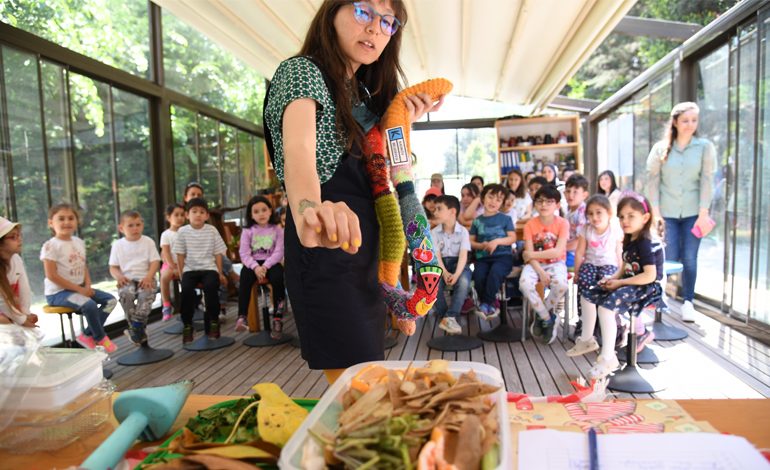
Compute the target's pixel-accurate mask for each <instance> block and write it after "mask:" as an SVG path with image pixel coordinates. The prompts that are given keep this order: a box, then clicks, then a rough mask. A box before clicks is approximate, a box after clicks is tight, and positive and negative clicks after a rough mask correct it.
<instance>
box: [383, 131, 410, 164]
mask: <svg viewBox="0 0 770 470" xmlns="http://www.w3.org/2000/svg"><path fill="white" fill-rule="evenodd" d="M385 134H386V135H387V137H388V153H389V154H390V165H391V166H399V165H406V164H408V163H409V153H408V152H407V151H406V140H405V139H404V128H403V127H401V126H398V127H391V128H390V129H387V130H386V131H385Z"/></svg>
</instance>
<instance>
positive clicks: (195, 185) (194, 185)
mask: <svg viewBox="0 0 770 470" xmlns="http://www.w3.org/2000/svg"><path fill="white" fill-rule="evenodd" d="M192 188H198V189H200V190H201V193H203V192H204V191H203V186H201V184H200V183H198V182H196V181H190V182H189V183H187V186H185V187H184V194H182V199H184V198H186V197H187V192H188V191H190V190H191V189H192Z"/></svg>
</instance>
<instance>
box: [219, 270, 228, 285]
mask: <svg viewBox="0 0 770 470" xmlns="http://www.w3.org/2000/svg"><path fill="white" fill-rule="evenodd" d="M219 285H220V286H226V285H227V278H226V277H225V275H224V274H222V273H219Z"/></svg>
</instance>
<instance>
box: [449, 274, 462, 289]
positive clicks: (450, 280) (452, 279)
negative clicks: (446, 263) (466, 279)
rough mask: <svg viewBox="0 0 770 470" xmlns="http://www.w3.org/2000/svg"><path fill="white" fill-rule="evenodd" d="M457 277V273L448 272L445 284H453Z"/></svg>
mask: <svg viewBox="0 0 770 470" xmlns="http://www.w3.org/2000/svg"><path fill="white" fill-rule="evenodd" d="M459 277H460V275H459V274H457V273H454V274H450V275H449V280H448V281H447V285H448V286H453V285H455V283H456V282H457V279H459Z"/></svg>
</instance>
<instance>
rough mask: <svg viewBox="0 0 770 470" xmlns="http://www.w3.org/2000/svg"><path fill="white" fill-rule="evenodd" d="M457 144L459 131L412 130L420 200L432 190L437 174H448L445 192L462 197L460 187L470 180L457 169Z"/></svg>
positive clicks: (415, 173)
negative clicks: (429, 189)
mask: <svg viewBox="0 0 770 470" xmlns="http://www.w3.org/2000/svg"><path fill="white" fill-rule="evenodd" d="M456 142H457V130H456V129H438V130H431V131H412V134H411V144H412V153H413V154H415V155H416V156H417V162H416V163H415V165H414V179H415V186H416V189H415V190H416V192H417V195H418V197H419V198H422V195H423V194H425V191H426V190H427V189H428V188H429V187H430V175H431V174H433V173H441V174H442V175H444V189H445V191H446V193H447V194H455V195H458V196H459V194H460V188H462V185H463V184H465V183H466V181H465V179H464V177H463V175H462V174H460V173H461V172H462V170H463V168H462V167H461V168H460V170H458V168H457V159H458V154H457V145H456ZM496 168H497V165H495V169H496ZM468 179H470V178H468Z"/></svg>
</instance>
